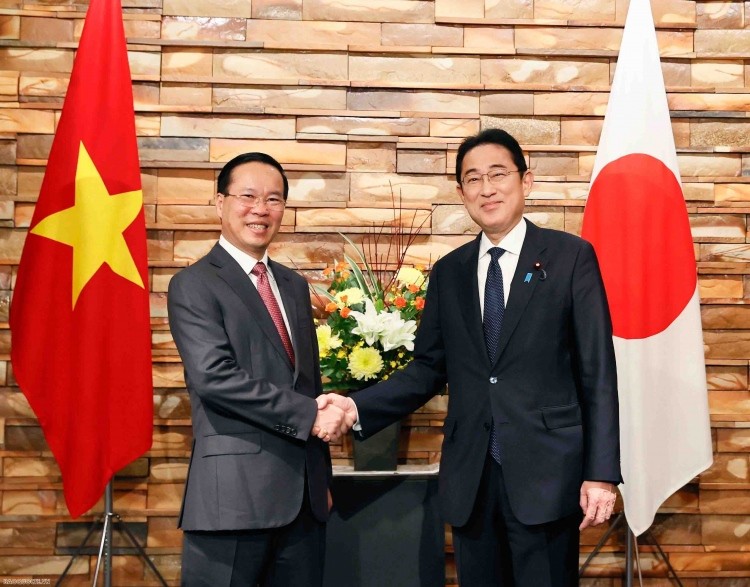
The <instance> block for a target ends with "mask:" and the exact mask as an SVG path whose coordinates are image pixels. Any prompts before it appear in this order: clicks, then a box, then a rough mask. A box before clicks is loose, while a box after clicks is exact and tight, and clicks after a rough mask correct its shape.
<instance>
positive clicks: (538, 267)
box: [526, 261, 547, 281]
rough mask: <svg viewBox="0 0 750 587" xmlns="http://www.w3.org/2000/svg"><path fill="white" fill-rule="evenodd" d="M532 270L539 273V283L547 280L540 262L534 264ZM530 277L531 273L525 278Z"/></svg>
mask: <svg viewBox="0 0 750 587" xmlns="http://www.w3.org/2000/svg"><path fill="white" fill-rule="evenodd" d="M534 270H535V271H539V272H540V274H539V281H544V280H545V279H547V272H546V271H545V270H544V268H542V264H541V262H540V261H537V262H536V263H534ZM530 275H531V273H528V274H527V275H526V277H527V278H528V277H529V276H530Z"/></svg>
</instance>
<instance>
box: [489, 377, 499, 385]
mask: <svg viewBox="0 0 750 587" xmlns="http://www.w3.org/2000/svg"><path fill="white" fill-rule="evenodd" d="M490 383H492V384H493V385H494V384H495V383H497V377H490Z"/></svg>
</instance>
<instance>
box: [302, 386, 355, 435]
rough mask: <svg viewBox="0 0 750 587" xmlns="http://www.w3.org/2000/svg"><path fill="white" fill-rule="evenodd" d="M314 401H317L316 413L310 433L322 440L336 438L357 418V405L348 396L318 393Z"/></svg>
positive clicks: (346, 430) (345, 431)
mask: <svg viewBox="0 0 750 587" xmlns="http://www.w3.org/2000/svg"><path fill="white" fill-rule="evenodd" d="M315 401H316V402H318V415H317V416H316V418H315V422H314V423H313V427H312V433H313V435H314V436H317V437H318V438H320V439H321V440H322V441H323V442H331V441H332V440H338V439H339V438H341V436H342V435H344V434H346V433H347V432H349V430H350V429H351V427H352V426H354V424H355V423H356V422H357V420H358V419H359V416H358V414H357V406H356V405H354V400H352V398H350V397H346V396H343V395H338V394H336V393H329V394H323V395H319V396H318V397H317V398H315Z"/></svg>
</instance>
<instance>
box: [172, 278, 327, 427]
mask: <svg viewBox="0 0 750 587" xmlns="http://www.w3.org/2000/svg"><path fill="white" fill-rule="evenodd" d="M167 305H168V310H169V326H170V329H171V331H172V336H173V337H174V341H175V343H176V345H177V349H178V351H179V353H180V356H181V357H182V362H183V364H184V367H185V377H186V380H187V384H188V387H189V388H190V389H191V390H192V391H194V392H195V393H197V394H198V396H199V397H200V400H201V401H202V402H203V403H204V404H206V406H210V407H211V409H212V410H214V411H216V412H217V413H220V414H222V415H224V416H226V417H228V418H234V419H237V420H241V421H244V422H247V423H250V424H253V425H256V426H261V427H264V428H268V429H270V430H276V428H275V427H276V426H277V425H278V424H283V425H284V426H286V427H287V428H288V429H290V430H294V431H295V434H294V437H295V438H296V439H298V440H301V441H306V440H307V438H308V437H309V435H310V431H311V429H312V425H313V422H314V421H315V417H316V414H317V404H316V402H315V400H314V399H312V398H310V397H307V396H305V395H302V394H300V393H297V392H296V391H294V390H293V389H292V388H291V387H283V386H278V385H274V384H273V383H271V382H270V381H268V380H267V379H262V378H256V379H253V378H251V377H250V375H249V374H248V373H247V371H245V370H244V369H242V368H241V367H240V366H239V365H238V363H237V361H236V359H235V355H234V351H233V349H232V345H231V343H230V341H229V338H228V336H227V333H226V330H225V329H224V326H223V322H224V320H225V316H224V315H223V313H222V310H221V306H220V305H219V303H218V300H217V299H216V297H215V295H214V294H213V292H211V291H210V290H209V288H208V287H207V286H206V285H205V284H204V283H202V282H201V281H200V280H198V279H195V278H193V277H192V276H191V275H190V274H188V273H184V272H183V273H180V274H178V275H176V276H175V277H174V278H172V281H171V282H170V284H169V293H168V299H167Z"/></svg>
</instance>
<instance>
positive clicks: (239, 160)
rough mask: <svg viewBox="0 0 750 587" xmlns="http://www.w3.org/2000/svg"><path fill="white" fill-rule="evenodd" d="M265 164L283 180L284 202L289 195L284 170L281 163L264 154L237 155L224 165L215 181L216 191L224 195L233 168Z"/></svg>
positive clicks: (230, 179)
mask: <svg viewBox="0 0 750 587" xmlns="http://www.w3.org/2000/svg"><path fill="white" fill-rule="evenodd" d="M256 161H257V162H258V163H265V164H266V165H270V166H271V167H273V168H274V169H276V170H277V171H278V172H279V173H280V174H281V178H282V179H283V180H284V200H286V198H287V196H288V195H289V180H288V179H287V178H286V173H284V168H283V167H282V166H281V163H279V162H278V161H276V159H274V158H273V157H271V156H270V155H266V154H265V153H258V152H257V151H256V152H253V153H243V154H242V155H237V156H236V157H235V158H234V159H232V160H231V161H229V162H228V163H227V164H226V165H224V168H223V169H222V170H221V171H220V172H219V180H218V181H217V184H218V185H217V186H216V191H217V192H219V193H220V194H226V193H227V189H228V188H229V184H230V183H232V171H234V169H235V167H238V166H240V165H243V164H245V163H253V162H256Z"/></svg>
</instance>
